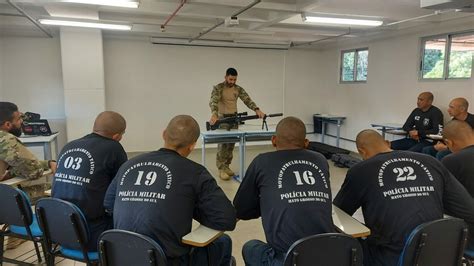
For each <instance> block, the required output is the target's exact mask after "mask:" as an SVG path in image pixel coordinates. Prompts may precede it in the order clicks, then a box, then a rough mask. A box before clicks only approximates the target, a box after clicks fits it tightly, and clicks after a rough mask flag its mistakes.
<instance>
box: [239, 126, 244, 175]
mask: <svg viewBox="0 0 474 266" xmlns="http://www.w3.org/2000/svg"><path fill="white" fill-rule="evenodd" d="M239 162H240V169H239V179H240V180H239V181H240V182H242V180H243V179H244V176H245V135H244V134H242V135H241V136H240V142H239Z"/></svg>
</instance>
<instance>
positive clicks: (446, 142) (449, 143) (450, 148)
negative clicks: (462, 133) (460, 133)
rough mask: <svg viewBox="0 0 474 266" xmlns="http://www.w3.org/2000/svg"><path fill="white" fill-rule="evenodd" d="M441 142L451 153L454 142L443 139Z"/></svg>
mask: <svg viewBox="0 0 474 266" xmlns="http://www.w3.org/2000/svg"><path fill="white" fill-rule="evenodd" d="M443 142H444V143H445V144H446V146H448V148H449V150H450V151H453V146H454V142H453V141H452V140H450V139H443Z"/></svg>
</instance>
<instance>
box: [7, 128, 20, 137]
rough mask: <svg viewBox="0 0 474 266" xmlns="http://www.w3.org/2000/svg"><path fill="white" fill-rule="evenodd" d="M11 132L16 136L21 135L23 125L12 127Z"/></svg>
mask: <svg viewBox="0 0 474 266" xmlns="http://www.w3.org/2000/svg"><path fill="white" fill-rule="evenodd" d="M9 133H10V134H12V135H15V136H16V137H20V136H21V127H19V128H12V129H10V131H9Z"/></svg>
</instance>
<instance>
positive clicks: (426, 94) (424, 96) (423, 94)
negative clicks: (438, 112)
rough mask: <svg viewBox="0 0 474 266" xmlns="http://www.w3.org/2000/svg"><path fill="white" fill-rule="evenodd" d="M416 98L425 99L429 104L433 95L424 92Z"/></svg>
mask: <svg viewBox="0 0 474 266" xmlns="http://www.w3.org/2000/svg"><path fill="white" fill-rule="evenodd" d="M418 97H422V98H425V99H427V100H428V101H430V102H433V100H434V96H433V93H431V92H429V91H425V92H422V93H420V95H419V96H418Z"/></svg>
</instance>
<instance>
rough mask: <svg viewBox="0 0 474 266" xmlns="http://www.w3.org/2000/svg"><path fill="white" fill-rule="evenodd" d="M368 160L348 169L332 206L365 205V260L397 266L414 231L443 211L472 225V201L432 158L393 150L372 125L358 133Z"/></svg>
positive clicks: (350, 208)
mask: <svg viewBox="0 0 474 266" xmlns="http://www.w3.org/2000/svg"><path fill="white" fill-rule="evenodd" d="M356 145H357V149H358V151H359V153H360V155H361V156H362V158H363V159H364V160H365V161H363V162H361V163H358V164H356V165H355V166H353V167H352V168H350V169H349V171H348V172H347V175H346V179H345V180H344V183H343V185H342V187H341V190H340V191H339V193H337V195H336V197H335V198H334V205H336V206H338V207H339V208H341V209H342V210H343V211H345V212H346V213H348V214H350V215H352V214H354V212H355V211H356V210H357V209H358V208H359V207H362V212H363V214H364V221H365V224H366V225H367V227H369V228H370V231H371V234H370V236H369V237H367V239H366V240H362V241H361V243H362V247H363V249H364V265H368V266H370V265H384V266H390V265H397V262H398V258H399V256H400V253H401V251H402V249H403V246H404V244H405V240H406V238H407V237H408V235H409V234H410V233H411V231H412V230H413V229H414V228H415V227H416V226H418V225H420V224H422V223H425V222H429V221H433V220H436V219H441V218H443V213H447V214H449V215H451V216H455V217H459V218H462V219H464V220H465V221H466V222H467V223H468V224H471V225H472V224H474V201H473V200H472V198H471V196H470V195H469V193H468V192H467V191H466V189H465V188H464V187H463V186H462V185H461V184H460V183H459V182H458V181H457V180H456V179H455V178H454V177H453V176H452V175H451V173H449V171H448V170H447V169H446V168H445V167H444V166H443V165H442V164H441V163H440V162H439V161H438V160H436V159H435V158H434V157H431V156H429V155H426V154H421V153H414V152H409V151H392V150H391V149H390V147H389V144H388V142H387V141H385V140H384V139H383V138H382V136H380V134H378V133H377V132H376V131H374V130H363V131H361V132H360V133H359V134H358V135H357V138H356Z"/></svg>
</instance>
